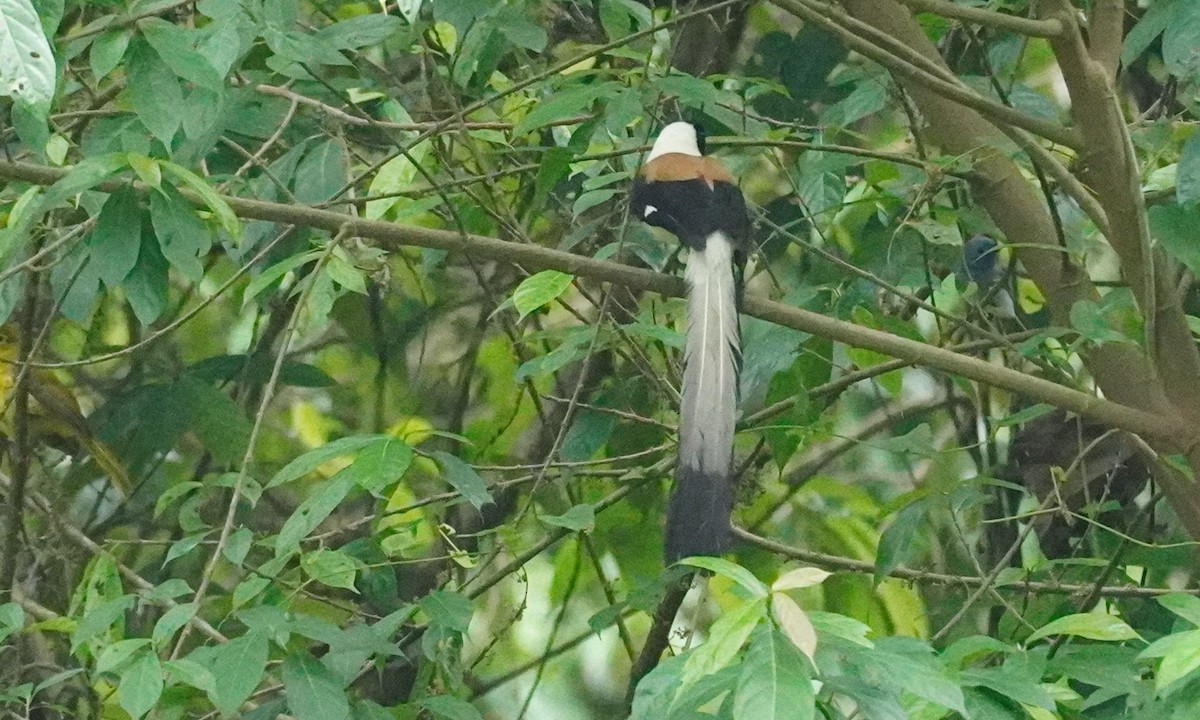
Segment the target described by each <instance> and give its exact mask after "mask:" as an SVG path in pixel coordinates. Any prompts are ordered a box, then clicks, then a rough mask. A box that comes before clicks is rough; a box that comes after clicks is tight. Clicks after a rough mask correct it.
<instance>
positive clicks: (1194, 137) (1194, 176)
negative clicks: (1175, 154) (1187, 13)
mask: <svg viewBox="0 0 1200 720" xmlns="http://www.w3.org/2000/svg"><path fill="white" fill-rule="evenodd" d="M1197 20H1198V21H1200V17H1198V18H1197ZM1198 39H1200V38H1198ZM1175 198H1176V200H1177V201H1178V202H1179V204H1180V205H1186V204H1188V203H1192V202H1195V201H1196V200H1200V132H1194V133H1192V134H1191V137H1189V138H1188V139H1187V141H1186V142H1184V143H1183V149H1181V150H1180V151H1179V169H1178V171H1177V174H1176V176H1175ZM1193 244H1194V243H1193Z"/></svg>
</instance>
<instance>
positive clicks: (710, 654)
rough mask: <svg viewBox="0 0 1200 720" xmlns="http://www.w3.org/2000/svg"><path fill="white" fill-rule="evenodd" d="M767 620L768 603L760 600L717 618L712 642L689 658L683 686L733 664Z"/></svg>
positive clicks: (711, 637)
mask: <svg viewBox="0 0 1200 720" xmlns="http://www.w3.org/2000/svg"><path fill="white" fill-rule="evenodd" d="M766 616H767V600H766V598H765V597H756V598H754V599H753V600H750V601H749V602H744V603H742V604H741V605H739V606H737V607H736V608H734V609H733V610H729V611H726V612H725V614H724V615H722V616H721V617H719V618H717V621H716V622H714V623H713V624H712V627H711V628H709V631H708V641H707V642H705V643H704V644H703V645H701V646H700V647H698V648H696V649H695V650H693V651H692V652H691V654H690V655H688V659H687V664H686V665H685V666H684V670H683V683H684V685H688V684H690V683H693V682H696V681H698V680H700V679H701V678H703V677H704V676H706V675H711V674H712V673H715V672H717V671H718V670H721V669H723V668H725V667H727V666H729V665H730V664H731V663H732V662H733V658H734V657H735V656H737V654H738V652H739V651H740V650H741V649H742V645H744V644H745V643H746V638H748V637H750V633H751V632H753V630H754V628H756V627H758V624H759V623H760V622H762V621H763V620H764V619H765V618H766Z"/></svg>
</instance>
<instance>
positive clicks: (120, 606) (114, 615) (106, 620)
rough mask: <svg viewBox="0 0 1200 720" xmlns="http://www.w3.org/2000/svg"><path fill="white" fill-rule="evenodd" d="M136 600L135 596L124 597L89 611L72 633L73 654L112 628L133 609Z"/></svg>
mask: <svg viewBox="0 0 1200 720" xmlns="http://www.w3.org/2000/svg"><path fill="white" fill-rule="evenodd" d="M135 599H136V598H134V596H133V595H122V596H121V597H118V598H113V599H112V600H108V601H106V602H103V603H101V604H99V605H97V606H96V607H94V608H92V609H91V610H89V611H88V612H87V613H86V614H85V615H84V616H83V617H82V618H80V619H79V624H78V625H76V626H75V630H74V631H73V632H72V633H71V652H74V651H75V650H77V649H78V648H79V646H80V645H82V644H83V643H85V642H87V641H88V640H91V639H92V638H94V637H96V636H97V635H99V634H100V633H102V632H104V631H105V630H107V629H108V628H110V627H112V624H113V623H115V622H116V621H117V620H119V619H120V618H122V617H124V615H125V611H126V610H128V609H129V608H131V607H133V603H134V601H135Z"/></svg>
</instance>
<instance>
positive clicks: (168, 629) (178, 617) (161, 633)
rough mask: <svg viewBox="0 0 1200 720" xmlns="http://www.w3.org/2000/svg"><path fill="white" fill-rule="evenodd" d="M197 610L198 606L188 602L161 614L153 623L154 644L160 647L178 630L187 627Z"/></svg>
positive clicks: (152, 635) (152, 636)
mask: <svg viewBox="0 0 1200 720" xmlns="http://www.w3.org/2000/svg"><path fill="white" fill-rule="evenodd" d="M197 609H199V606H198V605H197V604H196V603H194V602H190V603H183V604H182V605H176V606H175V607H173V608H171V609H170V610H168V611H166V612H165V613H163V615H162V617H160V618H159V619H158V622H156V623H154V632H153V633H151V638H152V639H153V640H154V644H155V645H157V646H159V647H161V646H162V644H163V643H165V642H166V641H167V640H170V639H171V638H172V637H174V636H175V633H176V631H178V630H179V628H181V627H183V626H184V625H187V624H188V622H190V621H191V619H192V618H194V617H195V616H196V610H197Z"/></svg>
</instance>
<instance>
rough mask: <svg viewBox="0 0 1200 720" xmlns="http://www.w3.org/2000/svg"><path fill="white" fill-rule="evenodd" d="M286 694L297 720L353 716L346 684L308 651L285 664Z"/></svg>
mask: <svg viewBox="0 0 1200 720" xmlns="http://www.w3.org/2000/svg"><path fill="white" fill-rule="evenodd" d="M281 674H282V676H283V691H284V694H285V695H286V696H287V704H288V710H289V711H291V714H292V716H294V717H295V718H296V719H297V720H342V719H343V718H349V717H350V702H349V700H347V698H346V692H345V691H344V690H343V689H342V683H341V681H340V680H338V679H337V678H336V677H334V676H333V674H332V673H330V672H329V670H328V669H327V668H326V667H325V666H324V665H322V664H321V662H320V661H319V660H317V659H316V658H314V657H313V656H312V655H310V654H309V653H308V651H306V650H299V651H297V652H294V653H292V654H291V655H288V657H287V659H285V660H284V661H283V669H282V673H281Z"/></svg>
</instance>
